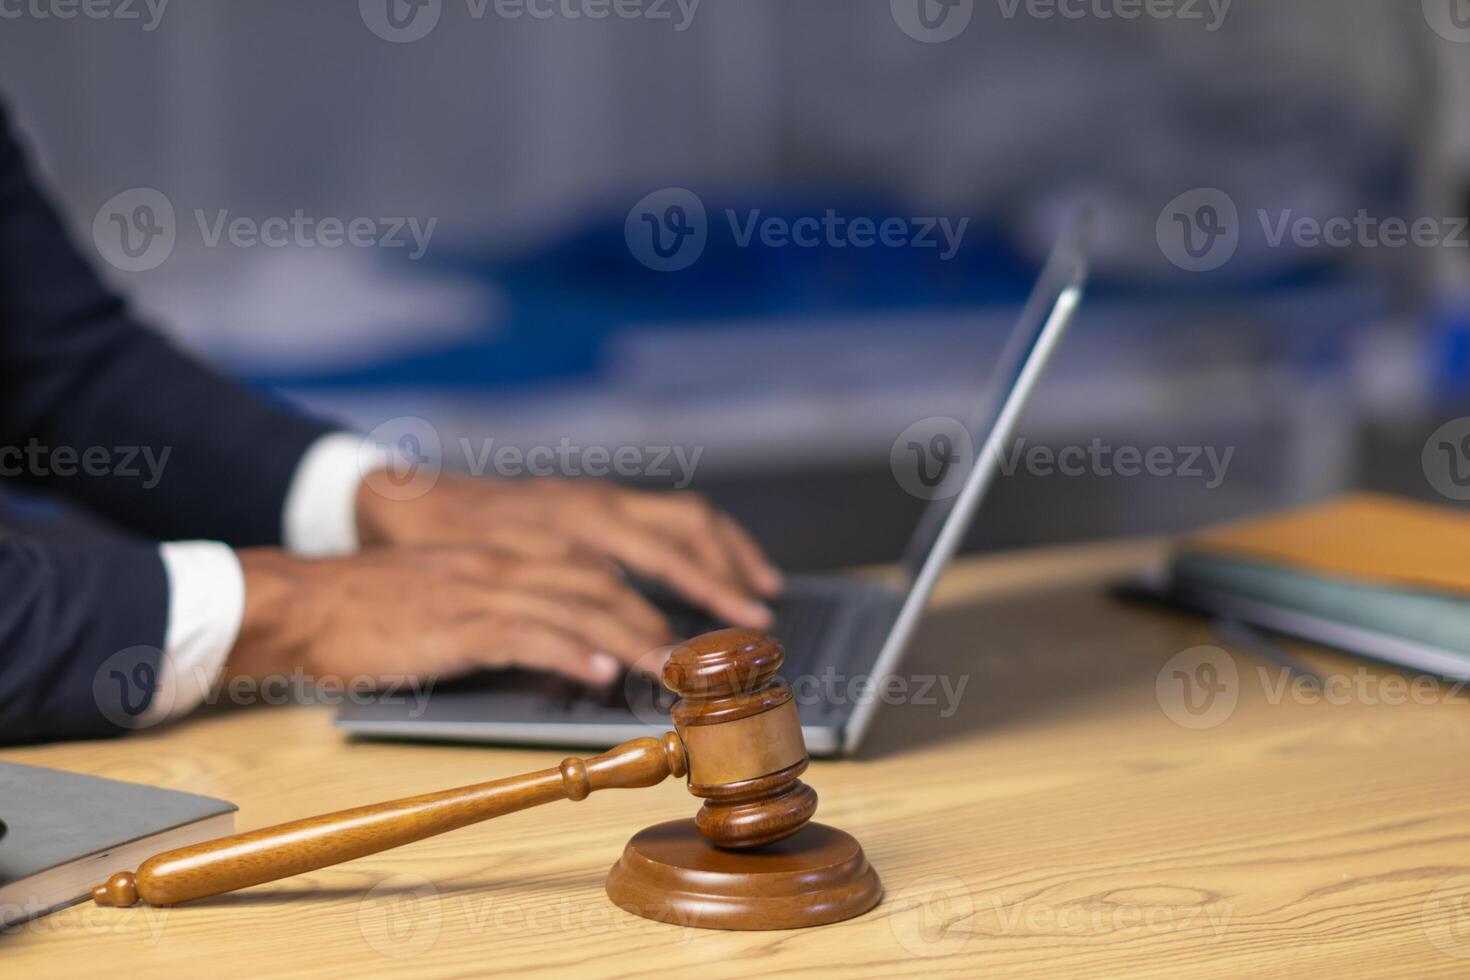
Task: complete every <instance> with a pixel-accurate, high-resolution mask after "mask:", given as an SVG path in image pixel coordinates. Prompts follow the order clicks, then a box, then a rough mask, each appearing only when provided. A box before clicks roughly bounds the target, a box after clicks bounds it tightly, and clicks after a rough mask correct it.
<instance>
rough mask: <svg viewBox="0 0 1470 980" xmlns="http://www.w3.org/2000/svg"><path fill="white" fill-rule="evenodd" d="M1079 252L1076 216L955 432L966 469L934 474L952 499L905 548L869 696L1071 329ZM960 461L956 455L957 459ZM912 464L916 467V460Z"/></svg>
mask: <svg viewBox="0 0 1470 980" xmlns="http://www.w3.org/2000/svg"><path fill="white" fill-rule="evenodd" d="M1086 248H1087V219H1086V217H1085V216H1079V217H1078V218H1077V219H1076V220H1074V221H1073V222H1072V223H1071V224H1070V225H1069V226H1068V228H1067V230H1066V231H1065V232H1064V233H1063V234H1062V236H1061V238H1060V239H1058V241H1057V244H1056V245H1055V246H1054V247H1053V249H1052V253H1051V256H1050V257H1049V258H1048V259H1047V261H1046V265H1045V267H1044V268H1043V269H1042V271H1041V275H1040V276H1039V277H1038V279H1037V281H1036V286H1035V288H1034V289H1033V290H1032V292H1031V296H1030V298H1029V299H1028V300H1027V301H1026V305H1025V307H1024V308H1023V309H1022V311H1021V316H1020V318H1019V319H1018V320H1017V322H1016V327H1015V329H1014V331H1012V333H1011V337H1010V339H1009V340H1008V341H1007V343H1006V346H1005V349H1004V350H1003V351H1002V353H1001V356H1000V359H999V361H998V362H997V364H996V368H995V376H994V380H993V382H992V383H991V384H990V385H989V386H988V387H987V391H986V397H985V398H983V399H982V400H981V402H980V404H979V405H978V406H977V407H976V410H975V412H974V414H973V415H972V416H971V417H970V419H969V420H968V422H967V424H966V425H965V426H964V432H962V433H960V435H962V436H963V435H968V437H969V439H970V442H971V446H972V448H973V451H972V452H971V453H969V454H968V455H969V456H970V459H971V462H970V463H969V465H968V466H965V465H964V464H963V461H962V462H961V464H960V465H959V466H953V467H952V469H951V470H950V471H949V472H945V473H943V474H942V476H941V477H940V479H939V481H938V482H937V483H936V486H937V487H939V488H941V490H942V488H944V487H945V486H946V485H948V486H950V487H954V486H958V488H959V489H958V492H957V493H951V494H943V496H944V497H945V498H946V499H936V500H935V501H934V502H932V503H931V504H930V505H929V506H928V507H927V508H925V510H924V513H923V516H922V517H921V518H920V520H919V526H918V528H917V529H916V530H915V532H914V536H913V538H912V539H911V540H910V542H909V546H908V552H907V554H906V555H905V557H904V565H905V568H906V570H907V572H908V575H909V592H908V596H907V598H905V599H904V603H903V607H902V608H901V609H900V611H899V614H898V618H897V619H896V620H895V621H894V624H893V629H892V630H890V631H889V633H888V639H887V640H886V641H884V643H883V649H882V650H881V651H880V652H879V654H878V659H877V661H876V662H875V663H874V665H873V681H874V684H873V687H872V689H873V690H882V689H883V686H882V685H883V683H884V682H885V680H886V679H887V677H888V676H889V675H890V674H892V673H893V671H894V670H895V669H896V668H897V667H898V664H899V660H900V658H901V657H902V656H903V651H904V648H905V647H906V646H907V645H908V641H909V637H910V636H911V635H912V634H913V631H914V628H915V627H916V626H917V625H918V622H919V618H920V616H922V614H923V611H924V606H925V605H926V604H927V603H928V601H929V595H930V593H931V592H933V591H934V585H935V583H936V582H937V581H938V580H939V575H940V573H941V572H942V571H943V570H944V566H945V565H947V564H948V563H949V560H950V559H951V558H952V557H953V556H954V553H955V552H956V551H957V550H958V549H959V546H960V542H961V541H962V540H963V538H964V536H965V532H966V531H968V530H969V527H970V523H971V522H972V521H973V520H974V517H975V512H976V510H978V509H979V507H980V504H981V502H982V501H983V500H984V499H985V494H986V492H987V491H988V490H989V489H990V485H991V483H993V482H994V480H995V476H996V473H997V472H999V470H1000V459H1001V453H1002V451H1003V449H1004V447H1005V445H1006V444H1007V443H1009V442H1010V440H1011V438H1012V436H1013V435H1014V433H1015V430H1016V424H1017V422H1018V421H1019V420H1020V417H1021V412H1022V410H1023V409H1024V408H1025V407H1026V401H1027V399H1029V398H1030V397H1031V392H1032V391H1033V390H1034V389H1035V387H1036V382H1037V380H1038V379H1039V378H1040V377H1041V373H1042V372H1043V371H1044V370H1045V369H1046V365H1047V363H1048V362H1049V361H1050V360H1051V356H1052V353H1053V352H1054V351H1055V350H1056V348H1057V344H1058V343H1060V342H1061V339H1062V336H1063V335H1064V334H1065V333H1066V332H1067V328H1068V327H1069V326H1070V325H1071V323H1072V317H1073V315H1074V314H1075V313H1076V311H1077V306H1078V304H1079V303H1080V302H1081V300H1082V290H1083V286H1084V284H1085V283H1086V280H1087V251H1086ZM951 441H952V440H951ZM915 451H916V452H918V453H922V452H924V447H922V446H919V447H915ZM948 455H949V457H950V461H949V462H946V464H945V465H952V461H953V459H954V453H953V451H952V449H951V451H950V453H949V454H948ZM964 455H965V454H963V453H961V454H960V458H961V460H963V456H964ZM916 462H919V463H922V462H923V460H922V459H916ZM877 705H878V699H877V698H868V699H865V700H863V701H862V702H860V703H859V704H858V705H857V707H856V709H855V710H854V711H853V714H852V717H851V719H850V720H849V721H848V724H847V729H846V731H845V732H844V733H843V742H842V749H843V752H845V753H851V752H854V751H856V750H857V748H858V745H859V744H860V743H861V742H862V739H863V736H864V735H865V734H866V733H867V731H868V728H869V726H870V725H871V724H872V720H873V714H874V712H875V710H876V708H877Z"/></svg>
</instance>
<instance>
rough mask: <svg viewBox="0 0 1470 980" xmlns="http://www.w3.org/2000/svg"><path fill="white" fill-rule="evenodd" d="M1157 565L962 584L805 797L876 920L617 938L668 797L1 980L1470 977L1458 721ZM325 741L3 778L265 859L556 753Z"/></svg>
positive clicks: (223, 903)
mask: <svg viewBox="0 0 1470 980" xmlns="http://www.w3.org/2000/svg"><path fill="white" fill-rule="evenodd" d="M1157 553H1158V549H1157V547H1156V546H1154V545H1150V544H1146V543H1145V544H1125V545H1107V546H1091V547H1084V548H1072V549H1058V550H1050V551H1046V552H1031V553H1023V554H1019V555H1013V556H1000V557H991V558H986V559H982V560H971V561H967V562H964V563H962V564H961V565H960V566H958V567H956V568H955V569H954V571H953V572H952V573H951V574H950V575H949V576H948V577H947V578H946V580H945V582H944V583H943V585H942V588H941V595H940V600H939V604H938V606H937V608H936V609H935V610H934V612H933V613H932V614H931V616H930V617H929V619H928V621H927V622H926V624H925V626H924V628H923V629H922V631H921V634H920V636H919V638H918V640H917V648H916V650H915V651H914V656H913V657H912V658H911V661H910V663H908V664H907V665H906V667H905V675H906V677H907V679H908V683H909V685H910V687H909V691H908V694H909V698H908V702H909V703H904V704H901V705H896V706H885V707H884V708H883V709H882V710H881V711H880V713H879V727H880V729H881V730H880V731H878V732H877V733H876V734H875V737H874V738H873V740H872V744H871V745H870V747H869V748H868V750H867V751H866V752H865V757H864V758H863V759H860V760H842V761H816V762H814V763H813V764H812V767H811V769H810V770H809V771H808V773H807V775H806V777H805V778H806V779H807V781H808V782H810V783H811V784H812V786H813V787H815V788H816V790H817V791H818V793H819V794H820V796H821V804H820V809H819V812H818V819H819V820H821V821H823V822H825V823H829V824H832V825H834V826H837V827H840V828H842V829H844V830H847V831H850V832H851V833H852V834H854V835H855V836H856V837H857V838H858V840H860V841H861V842H862V845H863V847H864V849H865V850H866V852H867V854H868V857H869V859H870V860H871V861H872V863H873V865H874V867H876V868H877V870H878V872H879V874H880V875H881V876H882V878H883V883H884V886H885V888H886V894H885V896H884V899H883V902H882V904H880V905H879V906H878V907H877V908H876V909H874V910H873V911H872V912H869V913H867V914H866V915H864V916H861V917H859V918H856V919H852V920H849V921H846V922H842V923H838V924H835V925H831V926H826V927H822V928H817V929H812V930H807V931H791V932H773V933H733V932H700V931H695V930H691V929H685V928H681V927H679V926H678V925H669V924H660V923H656V922H652V921H649V920H646V919H642V918H639V917H637V916H634V915H630V914H628V913H625V912H623V911H621V910H619V909H617V908H614V907H613V906H612V905H611V904H610V903H609V902H608V900H607V898H606V896H605V895H604V894H603V879H604V877H605V875H606V874H607V871H608V869H609V867H610V866H611V865H612V863H613V862H614V861H615V860H616V859H617V857H618V855H619V853H620V852H621V851H622V848H623V845H624V844H625V843H626V842H627V840H628V838H629V837H630V836H631V835H632V834H633V833H635V832H636V831H638V830H640V829H642V828H643V827H645V826H647V825H649V824H652V823H656V822H659V821H664V820H671V819H678V818H682V817H689V816H692V815H693V812H694V810H695V807H694V804H695V803H696V802H697V801H696V800H694V799H693V798H692V797H690V795H689V794H688V793H687V792H686V791H685V789H684V788H683V787H682V786H679V785H677V781H675V780H669V781H667V782H665V783H664V784H662V785H660V786H656V787H653V788H650V789H640V790H629V791H610V792H607V793H603V794H597V795H594V796H593V797H591V798H590V799H588V800H586V801H584V802H582V803H578V804H570V803H553V804H551V805H549V806H546V807H542V808H539V809H537V810H532V811H526V812H523V813H518V814H512V815H510V816H507V817H504V818H501V819H499V820H496V821H494V822H492V823H489V824H485V825H483V826H477V827H469V828H465V829H463V830H459V831H455V832H453V833H450V834H446V835H444V836H442V837H435V838H431V839H428V840H424V841H420V842H418V843H415V844H410V845H408V846H406V847H402V848H399V849H397V850H394V851H390V852H386V853H383V854H378V855H372V856H369V857H365V858H361V859H359V860H356V861H351V862H349V863H347V864H345V865H341V866H339V867H334V868H328V869H324V870H321V871H317V872H312V873H310V874H306V875H302V876H300V877H297V878H292V879H288V880H284V881H279V882H275V883H272V884H269V885H263V886H260V887H257V888H252V889H248V890H246V891H243V892H239V893H236V894H232V895H226V896H220V897H218V898H214V899H206V900H203V901H201V902H199V903H197V904H195V905H190V906H181V907H179V908H173V909H155V908H146V907H136V908H122V909H118V908H99V907H96V906H93V905H91V904H90V903H89V904H85V905H79V906H77V907H74V908H71V909H68V910H65V911H62V912H60V913H57V914H55V915H51V916H48V917H45V918H43V919H40V920H37V921H35V922H32V923H29V924H26V925H22V926H20V927H18V928H15V929H12V930H10V931H8V932H7V933H6V934H4V935H3V936H0V960H3V963H4V968H5V974H6V975H7V976H17V977H19V976H25V977H37V978H40V977H73V976H82V975H86V974H88V973H90V972H93V971H95V970H97V969H99V968H101V969H105V970H106V971H108V972H109V973H117V972H119V971H122V972H124V973H129V974H131V973H135V972H136V973H143V972H145V971H146V972H147V973H148V974H149V975H151V976H156V977H167V976H224V977H233V976H242V977H244V976H250V977H255V976H260V975H262V974H265V975H270V976H273V977H295V976H318V975H319V976H347V975H352V976H372V975H377V974H380V973H381V974H388V973H390V972H392V973H402V974H405V975H412V976H424V977H474V976H482V975H486V974H488V973H492V972H493V973H515V974H517V975H522V976H532V977H552V976H568V975H577V976H609V977H642V976H645V975H648V974H650V973H654V974H667V973H668V972H671V971H674V970H687V971H695V970H697V971H698V973H699V975H700V976H701V977H708V978H717V977H741V976H749V975H752V974H761V975H766V976H785V975H792V976H795V975H798V974H807V973H815V974H816V975H827V976H831V975H844V976H861V975H873V976H915V977H925V978H940V977H967V978H968V977H975V976H984V977H990V978H995V977H1007V976H1032V977H1048V978H1056V977H1098V976H1128V977H1169V978H1174V977H1181V976H1206V977H1232V978H1233V977H1239V976H1247V975H1257V976H1259V975H1273V976H1331V977H1385V976H1414V977H1432V976H1447V977H1448V976H1457V977H1463V976H1467V975H1470V752H1467V751H1466V749H1467V746H1470V692H1466V691H1463V690H1458V689H1455V688H1453V687H1452V686H1450V685H1440V684H1435V683H1431V682H1429V681H1423V682H1415V683H1411V681H1412V680H1413V679H1405V678H1404V677H1403V675H1400V674H1395V673H1393V672H1391V671H1387V670H1384V669H1381V668H1376V667H1367V666H1364V665H1362V664H1360V663H1359V662H1357V661H1354V660H1351V659H1347V658H1342V657H1338V656H1334V655H1328V654H1320V653H1312V652H1310V651H1305V652H1304V651H1302V650H1300V649H1299V648H1293V649H1294V650H1295V651H1296V652H1299V653H1303V656H1304V657H1305V658H1306V659H1309V660H1310V662H1311V664H1312V666H1313V667H1314V668H1315V669H1316V670H1318V671H1319V672H1321V673H1322V674H1324V675H1325V676H1326V677H1327V680H1328V682H1329V683H1328V687H1327V689H1326V690H1325V691H1324V692H1321V693H1313V692H1311V691H1304V690H1302V689H1300V688H1299V687H1295V686H1293V685H1292V684H1291V682H1290V679H1289V678H1285V679H1283V678H1282V677H1280V675H1279V671H1278V670H1277V668H1274V667H1270V666H1267V665H1263V664H1259V663H1258V662H1256V661H1254V660H1252V659H1250V658H1249V657H1248V656H1247V655H1245V653H1244V652H1243V651H1242V652H1227V651H1225V650H1222V649H1220V641H1219V640H1218V639H1217V638H1215V637H1214V636H1213V634H1212V633H1211V631H1210V629H1209V628H1208V626H1206V625H1205V624H1203V623H1200V622H1198V621H1196V620H1193V619H1190V618H1187V617H1182V616H1175V615H1172V614H1169V613H1163V612H1159V611H1155V610H1151V609H1143V608H1136V607H1130V606H1124V605H1119V604H1117V603H1115V602H1114V601H1112V600H1110V599H1108V598H1107V596H1106V592H1105V589H1104V583H1105V582H1106V581H1107V580H1108V579H1109V578H1110V577H1112V576H1115V575H1117V574H1119V573H1120V572H1123V571H1126V570H1127V569H1128V568H1130V567H1132V566H1133V565H1134V564H1136V563H1138V562H1140V561H1144V560H1148V559H1150V558H1152V557H1156V555H1157ZM1222 658H1223V659H1222ZM930 677H933V678H935V680H934V681H933V682H932V683H930V681H929V678H930ZM961 683H963V684H964V687H963V688H962V689H960V690H959V691H958V697H957V699H956V698H955V697H954V695H955V694H956V691H957V688H958V685H959V684H961ZM944 684H948V688H947V689H946V688H945V687H944ZM1186 685H1189V686H1186ZM921 689H922V690H921ZM892 694H893V692H890V695H891V696H892ZM798 696H800V692H798ZM1186 699H1192V700H1186ZM930 700H933V701H934V702H936V703H933V704H930V703H925V702H928V701H930ZM330 718H331V709H330V708H328V707H323V706H309V707H281V708H272V707H253V708H248V709H238V708H237V709H211V710H210V711H208V712H207V713H206V714H205V715H203V716H199V717H195V718H193V719H190V720H189V721H187V722H185V723H183V724H179V725H176V726H172V727H170V728H167V729H158V730H154V731H150V732H146V733H142V734H138V735H136V736H134V737H130V738H127V739H124V740H119V741H111V742H93V743H74V744H68V745H56V746H44V747H35V748H27V749H11V750H6V751H4V752H3V753H0V757H3V758H6V759H10V760H14V761H17V762H29V763H35V764H40V765H50V766H59V767H62V768H67V769H73V770H76V771H79V772H87V773H95V774H97V775H102V776H111V777H115V778H119V779H130V780H136V781H140V782H149V783H156V784H159V785H163V786H169V787H173V788H177V789H183V790H190V791H194V792H201V793H208V794H212V795H217V796H221V797H225V798H227V799H230V800H233V801H234V802H236V803H238V804H239V805H240V813H239V815H238V825H239V827H240V828H241V829H242V830H248V829H251V828H254V827H263V826H266V825H268V824H271V823H276V822H280V821H284V820H289V819H292V818H295V817H300V816H304V815H309V814H313V813H318V812H321V811H322V810H325V809H331V808H338V807H348V806H354V805H358V804H363V803H370V802H373V801H376V800H381V799H386V798H389V797H392V796H401V795H409V794H414V793H426V792H432V791H435V790H439V789H443V788H445V787H448V786H454V785H461V784H465V783H471V782H475V781H479V780H488V779H494V778H497V777H499V776H503V775H507V774H511V773H516V772H522V771H526V770H531V769H537V768H541V767H544V766H549V765H554V764H555V763H556V762H557V761H558V760H559V759H560V758H561V757H562V756H564V755H565V754H566V752H564V751H560V750H556V749H546V750H541V749H494V748H483V747H480V748H476V747H467V746H407V745H390V744H373V743H366V742H352V741H348V740H346V739H345V738H344V737H343V736H342V735H341V734H340V733H338V732H336V731H335V730H333V729H332V728H331V727H330Z"/></svg>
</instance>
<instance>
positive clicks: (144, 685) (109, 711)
mask: <svg viewBox="0 0 1470 980" xmlns="http://www.w3.org/2000/svg"><path fill="white" fill-rule="evenodd" d="M167 618H168V583H167V580H166V576H165V573H164V570H163V560H162V559H161V558H159V556H158V549H157V548H156V547H154V546H152V545H148V544H133V543H119V542H115V541H106V542H103V543H100V544H93V543H88V544H86V545H77V544H61V543H52V542H42V541H36V540H32V539H29V538H23V537H9V538H0V744H7V745H13V744H16V743H21V742H36V741H45V740H50V739H59V738H94V737H98V736H103V735H112V734H116V733H117V732H120V731H125V730H127V729H130V728H134V727H137V724H138V721H137V720H138V719H139V717H140V716H141V715H142V712H143V710H144V709H145V708H147V707H148V705H149V703H150V701H151V698H152V693H153V685H154V683H156V681H157V677H158V665H159V660H160V659H161V657H162V651H161V649H160V648H161V647H162V645H163V638H164V632H165V630H166V628H167Z"/></svg>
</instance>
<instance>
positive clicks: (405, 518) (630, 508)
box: [357, 476, 781, 627]
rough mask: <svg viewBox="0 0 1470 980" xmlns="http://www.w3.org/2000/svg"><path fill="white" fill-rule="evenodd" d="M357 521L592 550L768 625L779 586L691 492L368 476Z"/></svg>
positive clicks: (438, 536) (735, 616)
mask: <svg viewBox="0 0 1470 980" xmlns="http://www.w3.org/2000/svg"><path fill="white" fill-rule="evenodd" d="M357 524H358V534H359V537H360V539H361V541H362V543H363V544H364V545H367V546H372V545H399V546H401V545H416V544H426V543H435V542H454V543H458V544H484V545H487V546H490V547H494V548H499V549H506V550H509V551H512V552H513V553H515V554H519V555H522V556H524V557H527V558H538V559H542V560H552V561H555V560H559V558H560V557H561V556H563V555H565V554H567V553H569V552H570V551H571V550H573V549H586V550H590V551H592V552H593V553H595V554H598V555H601V556H604V557H606V558H610V559H612V560H613V561H616V562H617V563H619V564H620V565H622V566H623V567H625V568H627V569H629V570H630V571H633V572H636V573H637V574H639V575H643V576H645V577H647V578H650V579H654V580H657V581H659V582H661V583H663V584H664V585H666V586H668V587H669V588H670V589H672V590H673V591H674V592H676V593H678V594H679V595H681V596H682V597H684V598H685V599H687V600H689V601H690V602H692V603H694V604H696V605H698V606H702V607H703V608H705V609H707V610H708V611H709V612H710V613H712V614H713V615H715V616H716V617H718V618H720V619H722V620H725V621H726V622H729V623H732V624H734V625H737V626H752V627H767V626H770V625H771V620H772V616H771V611H770V609H769V608H768V607H767V606H766V605H765V603H764V602H762V601H761V599H762V598H768V597H772V596H775V595H777V594H778V593H779V592H780V591H781V575H780V573H779V572H777V571H776V569H775V567H774V566H773V565H772V564H771V563H770V561H769V560H767V558H766V556H765V555H764V554H763V553H762V552H761V549H760V547H759V546H758V545H756V543H755V542H754V541H752V540H751V539H750V536H749V535H747V534H746V533H745V532H744V531H743V530H741V529H740V527H739V525H737V524H736V523H735V522H734V521H733V520H732V519H731V518H730V517H729V516H728V515H726V514H724V513H721V512H720V511H718V510H716V509H715V508H713V507H711V506H710V505H709V504H708V503H707V502H706V501H705V500H704V498H703V497H700V496H699V495H698V494H694V493H688V492H682V493H650V492H643V491H637V490H626V489H623V488H620V487H616V486H613V485H610V484H606V483H597V482H592V481H588V482H572V481H567V480H556V479H542V480H524V481H490V480H472V479H469V478H466V477H455V476H445V477H444V478H443V479H441V480H440V481H439V483H438V485H436V486H435V487H434V488H433V489H432V490H430V491H429V492H428V493H426V494H424V495H423V496H420V497H416V498H414V499H411V500H393V499H389V497H388V496H386V495H383V494H379V493H377V492H375V490H374V489H373V478H372V476H369V477H368V478H367V479H365V480H364V481H363V482H362V485H361V486H360V487H359V488H358V493H357Z"/></svg>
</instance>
